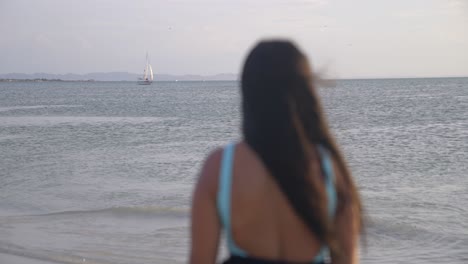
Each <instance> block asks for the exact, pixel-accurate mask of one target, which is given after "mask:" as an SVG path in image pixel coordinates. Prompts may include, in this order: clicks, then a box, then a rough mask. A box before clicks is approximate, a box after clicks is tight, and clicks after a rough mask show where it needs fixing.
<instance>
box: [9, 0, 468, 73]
mask: <svg viewBox="0 0 468 264" xmlns="http://www.w3.org/2000/svg"><path fill="white" fill-rule="evenodd" d="M265 38H267V39H271V38H286V39H291V40H293V41H294V42H295V43H296V44H297V45H298V46H299V47H300V48H301V49H302V50H303V51H304V53H305V54H306V55H307V56H308V58H309V60H310V61H311V64H312V65H313V69H314V70H316V71H320V72H322V74H324V75H326V76H327V77H330V78H384V77H390V78H391V77H441V76H468V0H391V1H390V0H352V1H351V0H282V1H280V0H185V1H183V0H173V1H168V0H167V1H162V0H127V1H124V0H40V1H37V0H0V74H1V73H12V72H16V73H36V72H46V73H55V74H64V73H77V74H84V73H90V72H113V71H123V72H132V73H140V72H142V70H143V67H144V63H145V54H146V52H148V53H149V57H150V61H151V64H152V66H153V69H154V71H155V73H156V74H177V75H178V74H199V75H213V74H218V73H233V74H238V73H239V72H240V71H241V69H242V64H243V61H244V59H245V56H246V55H247V53H248V52H249V50H250V49H251V48H252V47H253V45H255V43H256V42H257V41H259V40H261V39H265Z"/></svg>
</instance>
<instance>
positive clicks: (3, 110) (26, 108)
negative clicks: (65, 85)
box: [0, 105, 83, 112]
mask: <svg viewBox="0 0 468 264" xmlns="http://www.w3.org/2000/svg"><path fill="white" fill-rule="evenodd" d="M62 107H64V108H71V107H73V108H75V107H83V105H28V106H11V107H0V112H9V111H15V110H29V109H41V108H62Z"/></svg>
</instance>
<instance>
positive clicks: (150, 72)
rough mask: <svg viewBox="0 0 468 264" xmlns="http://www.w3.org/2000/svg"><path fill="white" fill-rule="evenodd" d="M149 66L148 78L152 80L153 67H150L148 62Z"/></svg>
mask: <svg viewBox="0 0 468 264" xmlns="http://www.w3.org/2000/svg"><path fill="white" fill-rule="evenodd" d="M148 66H149V76H150V77H149V80H150V81H152V80H153V68H151V64H148Z"/></svg>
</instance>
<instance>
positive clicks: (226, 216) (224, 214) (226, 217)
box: [217, 143, 247, 257]
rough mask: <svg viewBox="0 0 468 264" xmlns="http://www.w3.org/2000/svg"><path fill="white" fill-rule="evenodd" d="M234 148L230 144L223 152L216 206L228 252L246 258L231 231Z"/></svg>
mask: <svg viewBox="0 0 468 264" xmlns="http://www.w3.org/2000/svg"><path fill="white" fill-rule="evenodd" d="M235 147H236V145H235V143H230V144H229V145H227V146H226V147H225V148H224V150H223V157H222V161H221V170H220V175H219V185H218V197H217V205H218V212H219V216H220V218H221V223H222V225H223V226H224V230H225V232H226V239H227V244H228V249H229V252H230V253H231V254H232V255H235V256H241V257H243V256H247V253H246V252H245V251H243V250H242V249H240V248H239V247H238V246H237V245H236V243H235V242H234V240H233V238H232V230H231V187H232V167H233V163H234V152H235Z"/></svg>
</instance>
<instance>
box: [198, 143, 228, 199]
mask: <svg viewBox="0 0 468 264" xmlns="http://www.w3.org/2000/svg"><path fill="white" fill-rule="evenodd" d="M223 151H224V146H221V147H217V148H215V149H214V150H212V151H211V152H210V153H209V154H208V155H207V156H206V158H205V160H204V161H203V165H202V169H201V171H200V174H199V175H198V180H197V188H199V189H201V190H203V191H205V192H208V193H210V194H211V195H213V197H215V196H216V193H217V189H218V181H219V179H218V178H219V172H220V168H221V160H222V157H223Z"/></svg>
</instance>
